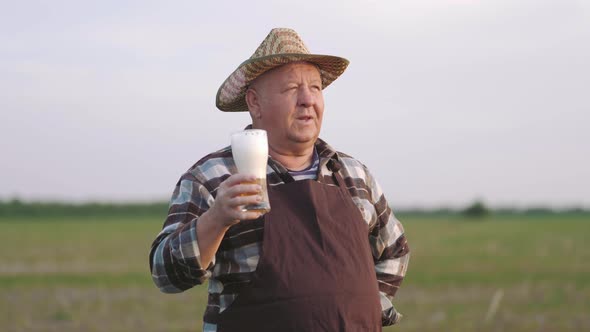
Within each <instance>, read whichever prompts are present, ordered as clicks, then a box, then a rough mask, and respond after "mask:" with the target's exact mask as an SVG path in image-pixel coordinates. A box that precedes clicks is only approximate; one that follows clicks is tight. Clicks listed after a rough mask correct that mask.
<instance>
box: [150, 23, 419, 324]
mask: <svg viewBox="0 0 590 332" xmlns="http://www.w3.org/2000/svg"><path fill="white" fill-rule="evenodd" d="M347 65H348V61H347V60H346V59H343V58H340V57H335V56H327V55H316V54H310V52H309V51H308V50H307V48H306V47H305V45H304V43H303V41H302V40H301V39H300V38H299V36H298V35H297V33H296V32H295V31H293V30H290V29H273V30H272V31H271V32H270V34H269V35H268V36H267V37H266V39H265V40H264V41H263V42H262V44H261V45H260V46H259V47H258V49H257V50H256V52H255V53H254V55H252V57H251V58H250V59H248V60H247V61H245V62H244V63H242V64H241V65H240V66H239V67H238V68H237V69H236V70H235V71H234V72H233V73H232V74H231V75H230V76H229V77H228V78H227V79H226V81H225V82H224V83H223V84H222V85H221V87H220V89H219V92H218V94H217V107H218V108H219V109H220V110H222V111H228V112H234V111H248V112H249V113H250V116H251V118H252V125H251V126H249V127H251V128H256V129H264V130H266V131H267V133H268V145H269V146H268V147H269V155H270V156H269V160H268V167H267V181H268V194H269V198H270V204H271V207H272V209H271V211H270V212H269V213H268V214H266V215H263V216H261V215H260V213H259V212H251V211H250V212H244V211H243V210H242V209H241V206H243V205H245V204H251V203H256V202H258V201H260V200H261V196H260V195H252V194H251V193H260V191H261V188H260V186H259V185H257V184H252V183H253V181H254V180H255V179H254V178H253V177H252V176H248V175H243V174H237V171H236V166H235V163H234V161H233V158H232V152H231V148H230V147H226V148H224V149H222V150H219V151H217V152H214V153H212V154H210V155H208V156H206V157H204V158H203V159H201V160H200V161H198V162H197V163H196V164H195V165H194V166H193V167H191V168H190V169H189V170H188V171H187V172H186V173H185V174H184V175H183V176H182V177H181V178H180V180H179V182H178V183H177V186H176V189H175V191H174V193H173V196H172V199H171V203H170V210H169V214H168V217H167V219H166V221H165V223H164V228H163V230H162V232H161V233H160V234H159V235H158V237H157V238H156V240H155V241H154V243H153V245H152V249H151V253H150V265H151V269H152V276H153V280H154V282H155V284H156V285H157V286H158V287H159V288H160V289H161V290H162V291H163V292H165V293H177V292H182V291H184V290H187V289H189V288H191V287H193V286H194V285H197V284H201V283H203V282H204V281H206V280H209V299H208V304H207V309H206V311H205V314H204V319H203V320H204V326H203V330H204V331H380V330H381V326H382V325H391V324H394V323H396V322H397V321H399V319H400V318H401V315H400V314H399V313H398V312H397V311H396V310H395V308H394V306H393V304H392V299H393V296H394V294H395V292H396V290H397V289H398V288H399V286H400V283H401V281H402V279H403V277H404V275H405V272H406V268H407V264H408V260H409V249H408V245H407V242H406V239H405V236H404V233H403V228H402V225H401V224H400V223H399V221H398V220H396V219H395V217H394V216H393V214H392V212H391V210H390V208H389V206H388V203H387V201H386V200H385V197H384V196H383V193H382V192H381V189H380V187H379V185H378V184H377V182H376V180H375V179H374V178H373V176H372V175H371V174H370V173H369V171H368V169H367V168H366V167H365V166H364V165H363V164H362V163H360V162H359V161H357V160H356V159H354V158H352V157H350V156H348V155H346V154H344V153H341V152H337V151H335V150H334V149H333V148H332V147H331V146H330V145H328V144H327V143H326V142H324V141H323V140H321V139H319V138H318V136H319V133H320V129H321V125H322V118H323V113H324V99H323V95H322V90H323V89H324V88H326V86H328V85H329V84H330V83H331V82H332V81H334V80H335V79H336V78H337V77H338V76H340V74H342V73H343V72H344V70H345V69H346V67H347Z"/></svg>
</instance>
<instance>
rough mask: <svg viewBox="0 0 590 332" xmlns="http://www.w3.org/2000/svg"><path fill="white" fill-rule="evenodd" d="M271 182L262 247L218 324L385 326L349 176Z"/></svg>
mask: <svg viewBox="0 0 590 332" xmlns="http://www.w3.org/2000/svg"><path fill="white" fill-rule="evenodd" d="M334 174H335V176H334V177H335V181H336V182H337V183H338V186H329V185H326V184H322V183H319V182H317V181H314V180H301V181H295V182H291V183H286V184H282V185H278V186H274V187H270V188H269V196H270V203H271V208H272V209H271V212H270V213H269V214H267V215H266V216H265V225H264V239H263V244H262V253H261V257H260V260H259V263H258V266H257V268H256V271H255V273H254V277H253V279H252V281H251V283H250V284H249V285H247V286H244V288H243V289H242V290H241V291H240V293H239V295H238V296H237V297H236V299H235V301H234V302H233V303H232V304H231V305H230V306H229V307H228V308H227V309H226V310H224V311H223V312H221V313H220V315H219V321H218V324H217V330H218V331H220V332H234V331H257V332H264V331H273V332H276V331H329V332H333V331H359V332H360V331H362V332H367V331H381V305H380V302H379V291H378V287H377V279H376V276H375V266H374V264H373V258H372V255H371V251H370V248H369V241H368V228H367V224H366V223H365V222H364V219H363V218H362V215H361V214H360V211H359V209H358V208H357V207H356V206H355V204H354V202H353V201H352V199H351V197H350V195H349V193H348V191H347V190H346V188H345V187H344V181H343V179H342V177H341V176H340V175H339V174H338V172H334Z"/></svg>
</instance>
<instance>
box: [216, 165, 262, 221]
mask: <svg viewBox="0 0 590 332" xmlns="http://www.w3.org/2000/svg"><path fill="white" fill-rule="evenodd" d="M255 181H256V177H255V176H254V175H246V174H234V175H232V176H230V177H229V178H227V179H225V181H223V182H222V183H221V184H220V185H219V187H218V188H217V196H216V197H215V202H214V203H213V205H212V206H211V207H210V208H209V211H208V212H209V214H210V215H211V219H213V220H215V221H216V222H218V223H220V226H221V225H222V226H231V225H234V224H236V223H238V222H239V221H240V220H247V219H257V218H259V217H260V216H261V215H262V214H261V213H260V212H253V211H243V210H242V208H243V206H244V205H248V204H255V203H259V202H260V201H262V195H261V194H262V188H261V187H260V185H258V184H256V182H255Z"/></svg>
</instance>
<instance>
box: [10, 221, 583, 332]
mask: <svg viewBox="0 0 590 332" xmlns="http://www.w3.org/2000/svg"><path fill="white" fill-rule="evenodd" d="M402 221H403V222H404V225H405V228H406V234H407V236H408V238H409V241H410V245H411V250H412V259H411V262H410V267H409V270H408V275H407V278H406V280H405V281H404V284H403V285H402V288H401V289H400V291H399V292H398V295H397V297H396V307H397V308H398V310H400V311H401V312H402V313H404V320H403V321H402V322H401V323H400V325H398V326H395V327H389V328H386V329H385V331H396V330H397V331H580V330H590V318H589V317H588V315H587V313H588V312H589V311H590V267H588V266H587V265H586V264H584V263H585V262H587V261H588V258H590V249H589V247H588V246H586V245H584V236H585V234H588V231H589V230H590V220H586V219H584V218H565V219H557V218H556V219H548V218H543V219H542V220H541V219H540V220H535V219H531V218H523V219H518V218H516V219H510V218H500V219H494V218H488V219H486V220H484V221H472V220H465V219H460V220H445V219H437V218H434V219H427V218H405V219H402ZM161 222H162V221H161V220H159V219H155V218H126V219H118V218H102V219H99V218H86V219H84V220H78V219H61V220H60V219H53V220H43V221H41V220H24V219H20V220H0V262H1V265H0V322H1V324H0V326H1V327H2V331H199V330H200V329H201V316H202V312H203V309H204V306H205V303H206V296H207V294H206V287H204V286H199V287H196V288H194V289H192V290H190V291H188V292H185V293H183V294H176V295H166V294H162V293H160V292H159V291H158V290H157V289H156V288H155V287H154V286H153V285H152V283H151V279H150V275H149V269H148V262H147V255H148V250H149V246H150V244H151V241H152V239H153V238H154V237H155V235H156V234H157V232H158V231H159V229H160V227H161ZM494 298H495V299H496V300H495V302H497V303H496V306H494V305H493V304H492V302H494V301H493V299H494ZM486 318H487V320H486Z"/></svg>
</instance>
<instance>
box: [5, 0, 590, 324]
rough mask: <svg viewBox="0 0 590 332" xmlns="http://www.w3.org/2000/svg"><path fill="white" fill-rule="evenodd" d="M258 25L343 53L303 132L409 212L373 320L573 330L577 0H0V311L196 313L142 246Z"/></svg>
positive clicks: (589, 193) (589, 195)
mask: <svg viewBox="0 0 590 332" xmlns="http://www.w3.org/2000/svg"><path fill="white" fill-rule="evenodd" d="M274 27H290V28H293V29H295V30H296V31H297V32H298V33H299V34H300V35H301V36H302V38H303V40H304V41H305V42H306V43H307V46H308V48H309V49H310V50H311V51H312V52H314V53H320V54H332V55H338V56H342V57H345V58H348V59H349V60H350V61H351V64H350V66H349V68H348V69H347V71H346V72H345V73H344V74H343V75H342V76H341V77H340V78H339V79H338V80H337V81H336V82H334V83H333V84H332V85H331V86H330V87H328V88H327V89H326V90H325V92H324V94H325V99H326V113H325V116H324V123H323V128H322V135H321V137H322V138H324V139H325V140H326V141H328V142H329V143H330V144H331V145H332V146H334V147H335V148H336V149H338V150H340V151H344V152H346V153H348V154H350V155H353V156H355V157H357V158H358V159H360V160H361V161H363V162H364V163H365V164H366V165H367V166H368V167H369V169H371V171H372V173H373V174H374V175H375V176H376V178H377V179H378V181H379V182H380V184H381V186H382V188H383V190H384V192H385V194H386V196H387V198H388V200H389V203H390V205H391V206H392V208H393V210H394V211H395V212H396V214H397V216H398V218H399V219H400V220H401V221H402V223H403V224H404V226H405V228H406V234H407V236H408V239H409V241H410V246H411V249H412V261H411V264H410V268H409V270H408V276H407V278H406V280H405V281H404V285H403V286H402V288H401V289H400V291H399V292H398V295H397V301H398V302H397V303H396V306H397V307H398V310H399V311H401V312H403V313H404V314H405V319H404V321H403V322H402V323H401V324H400V325H399V326H396V327H395V328H392V329H391V330H392V331H393V330H402V331H429V330H432V331H439V330H443V331H445V330H453V331H472V330H477V331H487V330H489V331H557V330H559V331H566V330H567V331H570V330H571V331H579V330H583V329H590V319H589V318H588V317H587V312H588V310H589V309H590V304H589V303H590V268H588V267H587V266H586V265H585V264H584V262H586V261H587V259H588V258H590V249H589V248H588V246H586V245H584V243H583V236H584V234H587V233H588V232H589V231H590V218H589V216H590V212H588V209H590V158H589V156H590V145H589V144H588V142H590V126H589V125H588V123H589V120H590V99H589V98H588V87H589V86H590V43H588V40H590V2H589V1H587V0H540V1H539V0H537V1H532V0H518V1H508V0H495V1H491V0H489V1H488V0H481V1H477V0H413V1H410V0H392V1H379V0H365V1H360V0H358V1H349V0H344V1H335V0H334V1H308V0H302V1H298V2H296V3H292V2H291V3H281V2H278V1H274V2H273V1H249V2H238V1H217V2H210V3H207V2H194V1H174V2H168V3H164V2H156V1H141V2H140V1H101V2H96V3H90V2H79V1H78V2H77V1H52V2H47V1H19V2H0V37H1V40H2V43H0V147H1V149H2V153H1V154H0V327H1V329H2V330H3V331H78V330H85V331H134V330H143V331H198V330H200V328H201V316H202V313H203V310H204V303H205V301H206V287H203V286H201V287H198V288H195V289H193V290H191V291H188V292H185V293H184V294H181V295H174V296H170V295H164V294H160V293H159V291H158V290H157V289H156V288H155V287H154V286H153V285H152V283H151V278H150V272H149V268H148V260H147V254H148V251H149V247H150V245H151V241H152V240H153V239H154V238H155V236H156V235H157V233H158V232H159V230H160V228H161V226H162V223H163V219H164V217H165V215H166V210H167V203H166V201H167V199H168V198H169V196H170V194H171V193H172V190H173V188H174V185H175V184H176V181H177V180H178V178H179V177H180V175H181V174H182V173H183V172H184V171H185V170H186V169H188V168H189V167H190V166H191V165H192V164H194V163H195V162H196V161H197V160H198V159H200V158H201V157H202V156H204V155H205V154H207V153H209V152H212V151H214V150H217V149H219V148H222V147H224V146H226V145H227V144H228V143H229V133H231V132H232V131H235V130H239V129H241V128H243V127H244V126H246V125H247V124H248V123H249V117H248V115H247V114H226V113H222V112H220V111H218V110H217V109H216V108H215V94H216V92H217V89H218V87H219V85H220V84H221V83H222V82H223V80H224V79H225V78H226V77H227V76H228V75H229V74H230V73H231V72H232V71H233V70H234V69H235V68H236V67H237V66H238V65H239V64H240V63H241V62H242V61H244V60H246V59H247V58H248V57H250V55H251V54H252V53H253V52H254V50H255V49H256V47H257V46H258V45H259V44H260V42H261V41H262V40H263V39H264V37H266V35H267V34H268V32H269V31H270V29H272V28H274ZM351 133H358V134H356V135H351Z"/></svg>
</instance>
